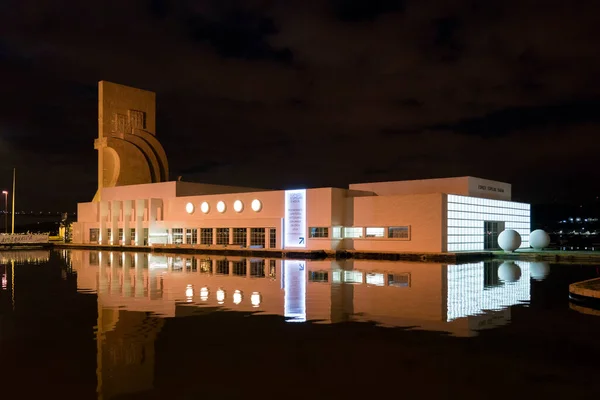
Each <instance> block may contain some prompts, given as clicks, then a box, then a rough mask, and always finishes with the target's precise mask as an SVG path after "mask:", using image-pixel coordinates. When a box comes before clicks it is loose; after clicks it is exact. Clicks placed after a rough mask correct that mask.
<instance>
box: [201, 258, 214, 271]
mask: <svg viewBox="0 0 600 400" xmlns="http://www.w3.org/2000/svg"><path fill="white" fill-rule="evenodd" d="M200 273H202V274H212V260H211V259H210V258H204V259H202V260H200Z"/></svg>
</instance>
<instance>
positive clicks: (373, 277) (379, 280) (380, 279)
mask: <svg viewBox="0 0 600 400" xmlns="http://www.w3.org/2000/svg"><path fill="white" fill-rule="evenodd" d="M367 285H374V286H383V285H385V277H384V276H383V274H376V273H371V272H370V273H368V274H367Z"/></svg>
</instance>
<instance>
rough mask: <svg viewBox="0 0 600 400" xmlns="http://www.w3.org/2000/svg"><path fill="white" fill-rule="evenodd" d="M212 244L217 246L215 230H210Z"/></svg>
mask: <svg viewBox="0 0 600 400" xmlns="http://www.w3.org/2000/svg"><path fill="white" fill-rule="evenodd" d="M212 244H213V245H215V244H217V228H212Z"/></svg>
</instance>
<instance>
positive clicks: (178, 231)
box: [171, 228, 183, 244]
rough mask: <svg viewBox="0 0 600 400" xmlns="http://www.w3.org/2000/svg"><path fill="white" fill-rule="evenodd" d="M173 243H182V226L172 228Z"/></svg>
mask: <svg viewBox="0 0 600 400" xmlns="http://www.w3.org/2000/svg"><path fill="white" fill-rule="evenodd" d="M171 234H172V237H173V243H174V244H181V243H183V228H173V230H172V231H171Z"/></svg>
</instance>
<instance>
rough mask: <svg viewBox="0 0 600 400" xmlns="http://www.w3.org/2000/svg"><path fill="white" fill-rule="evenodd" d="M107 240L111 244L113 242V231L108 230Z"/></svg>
mask: <svg viewBox="0 0 600 400" xmlns="http://www.w3.org/2000/svg"><path fill="white" fill-rule="evenodd" d="M106 239H108V241H109V242H110V241H111V240H112V229H110V228H108V229H107V230H106Z"/></svg>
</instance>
